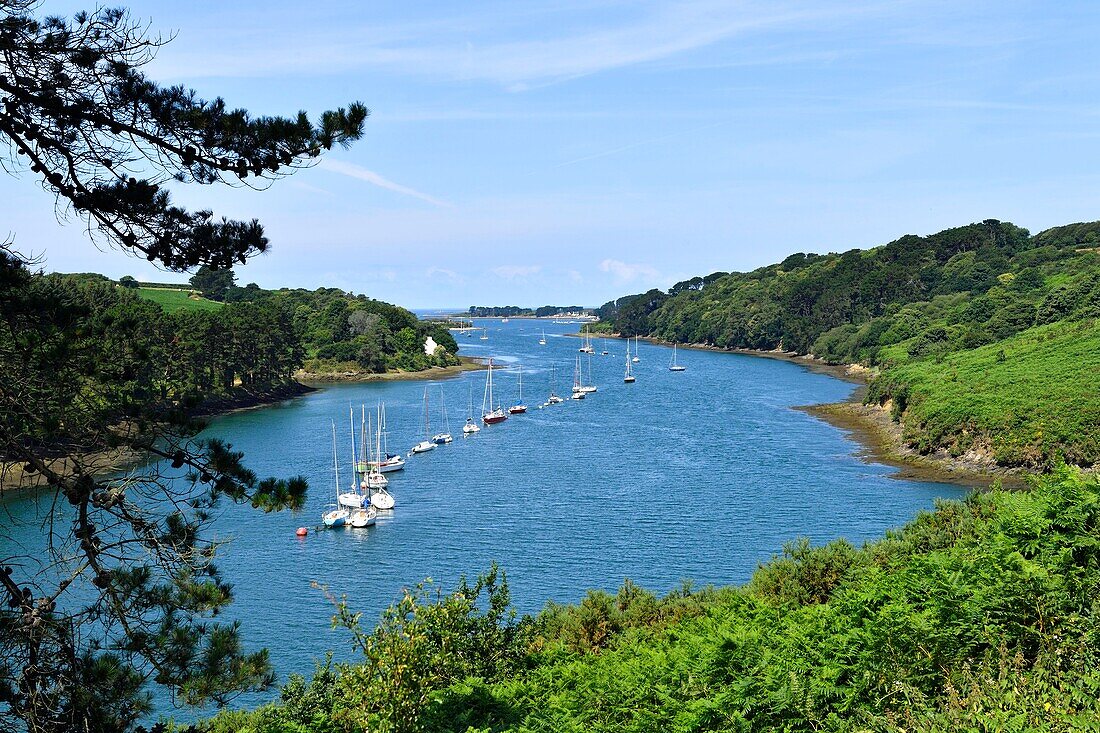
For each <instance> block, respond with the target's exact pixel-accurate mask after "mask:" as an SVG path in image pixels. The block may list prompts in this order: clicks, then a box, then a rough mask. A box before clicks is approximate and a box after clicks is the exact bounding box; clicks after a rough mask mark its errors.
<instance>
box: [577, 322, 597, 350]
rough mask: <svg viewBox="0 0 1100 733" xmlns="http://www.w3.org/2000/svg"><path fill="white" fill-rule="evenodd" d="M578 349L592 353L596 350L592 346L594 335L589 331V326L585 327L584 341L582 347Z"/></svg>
mask: <svg viewBox="0 0 1100 733" xmlns="http://www.w3.org/2000/svg"><path fill="white" fill-rule="evenodd" d="M577 351H579V352H581V353H582V354H591V353H592V352H594V351H595V349H593V348H592V336H591V335H590V334H589V333H588V329H587V328H585V329H584V343H583V344H581V347H580V348H579V349H577Z"/></svg>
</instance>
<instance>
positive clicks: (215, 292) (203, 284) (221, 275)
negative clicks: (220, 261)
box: [189, 265, 237, 301]
mask: <svg viewBox="0 0 1100 733" xmlns="http://www.w3.org/2000/svg"><path fill="white" fill-rule="evenodd" d="M189 282H190V283H191V287H193V288H195V290H198V291H199V292H200V293H202V295H203V297H205V298H209V299H210V300H217V301H222V300H225V299H226V295H227V294H228V293H229V290H230V289H231V288H233V287H235V285H236V282H237V276H236V275H234V274H233V270H230V269H225V270H218V269H215V268H213V267H208V266H206V265H203V266H202V267H200V268H199V270H198V272H196V273H195V274H194V275H192V276H191V280H190V281H189Z"/></svg>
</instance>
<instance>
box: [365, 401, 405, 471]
mask: <svg viewBox="0 0 1100 733" xmlns="http://www.w3.org/2000/svg"><path fill="white" fill-rule="evenodd" d="M378 432H379V434H380V435H381V436H382V450H381V451H379V452H378V453H377V454H376V455H375V456H374V460H373V461H371V465H373V466H377V468H378V470H379V471H380V472H382V473H390V472H391V471H400V470H401V469H403V468H404V467H405V459H404V458H402V457H401V456H398V455H393V454H391V453H390V444H389V433H387V432H386V403H385V402H383V403H381V405H380V407H379V415H378Z"/></svg>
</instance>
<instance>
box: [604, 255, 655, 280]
mask: <svg viewBox="0 0 1100 733" xmlns="http://www.w3.org/2000/svg"><path fill="white" fill-rule="evenodd" d="M600 270H601V271H603V272H608V273H611V275H612V276H613V277H614V278H615V282H616V283H619V284H625V283H629V282H633V281H635V280H638V279H642V280H653V279H655V278H657V277H659V276H660V274H661V273H659V272H657V269H656V268H654V267H652V266H651V265H646V264H641V263H637V264H635V263H630V262H623V261H622V260H610V259H608V260H604V261H603V262H601V263H600Z"/></svg>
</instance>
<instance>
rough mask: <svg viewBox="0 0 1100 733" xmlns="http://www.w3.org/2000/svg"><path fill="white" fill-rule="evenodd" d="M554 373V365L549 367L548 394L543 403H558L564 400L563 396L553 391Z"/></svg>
mask: <svg viewBox="0 0 1100 733" xmlns="http://www.w3.org/2000/svg"><path fill="white" fill-rule="evenodd" d="M555 375H556V371H555V369H554V367H550V396H549V397H547V398H546V402H545V403H544V404H546V405H560V404H561V403H563V402H565V398H564V397H562V396H560V395H559V394H558V393H557V392H555V391H554V377H555Z"/></svg>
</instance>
